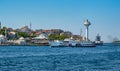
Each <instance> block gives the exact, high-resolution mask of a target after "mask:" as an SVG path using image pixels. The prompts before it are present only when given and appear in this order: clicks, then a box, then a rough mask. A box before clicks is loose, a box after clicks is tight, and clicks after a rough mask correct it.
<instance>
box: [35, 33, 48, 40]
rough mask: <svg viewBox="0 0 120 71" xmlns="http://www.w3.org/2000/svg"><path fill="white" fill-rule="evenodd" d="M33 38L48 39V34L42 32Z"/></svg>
mask: <svg viewBox="0 0 120 71" xmlns="http://www.w3.org/2000/svg"><path fill="white" fill-rule="evenodd" d="M33 39H48V35H47V34H44V33H42V34H40V35H39V36H37V37H34V38H33Z"/></svg>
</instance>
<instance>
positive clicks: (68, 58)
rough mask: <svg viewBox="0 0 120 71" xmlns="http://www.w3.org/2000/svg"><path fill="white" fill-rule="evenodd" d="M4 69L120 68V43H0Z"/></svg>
mask: <svg viewBox="0 0 120 71" xmlns="http://www.w3.org/2000/svg"><path fill="white" fill-rule="evenodd" d="M0 70H1V71H40V70H42V71H119V70H120V46H113V45H110V44H109V45H108V44H107V45H105V46H98V47H95V48H50V47H49V46H0Z"/></svg>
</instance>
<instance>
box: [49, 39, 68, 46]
mask: <svg viewBox="0 0 120 71" xmlns="http://www.w3.org/2000/svg"><path fill="white" fill-rule="evenodd" d="M50 46H51V47H65V46H66V45H65V44H64V43H63V41H62V40H54V41H52V42H50Z"/></svg>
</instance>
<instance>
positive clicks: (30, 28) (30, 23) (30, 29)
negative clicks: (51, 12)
mask: <svg viewBox="0 0 120 71" xmlns="http://www.w3.org/2000/svg"><path fill="white" fill-rule="evenodd" d="M30 31H32V25H31V22H30Z"/></svg>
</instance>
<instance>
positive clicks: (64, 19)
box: [0, 0, 120, 42]
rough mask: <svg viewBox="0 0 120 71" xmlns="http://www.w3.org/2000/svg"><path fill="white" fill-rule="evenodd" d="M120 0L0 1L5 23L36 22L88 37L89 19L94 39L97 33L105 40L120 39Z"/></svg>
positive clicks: (40, 26)
mask: <svg viewBox="0 0 120 71" xmlns="http://www.w3.org/2000/svg"><path fill="white" fill-rule="evenodd" d="M119 7H120V0H0V21H1V23H2V25H3V26H7V27H12V28H14V29H16V28H20V27H22V26H23V25H29V24H30V22H31V23H32V28H33V29H63V30H66V31H71V32H72V33H73V34H80V29H82V30H83V33H82V35H83V36H85V26H84V25H83V22H84V20H85V19H88V20H89V21H90V22H91V25H90V27H89V30H90V39H91V40H94V39H95V36H96V35H97V33H99V34H100V35H101V37H102V40H103V41H105V42H108V41H111V40H112V39H113V38H115V37H116V38H119V39H120V31H119V30H120V8H119Z"/></svg>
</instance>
